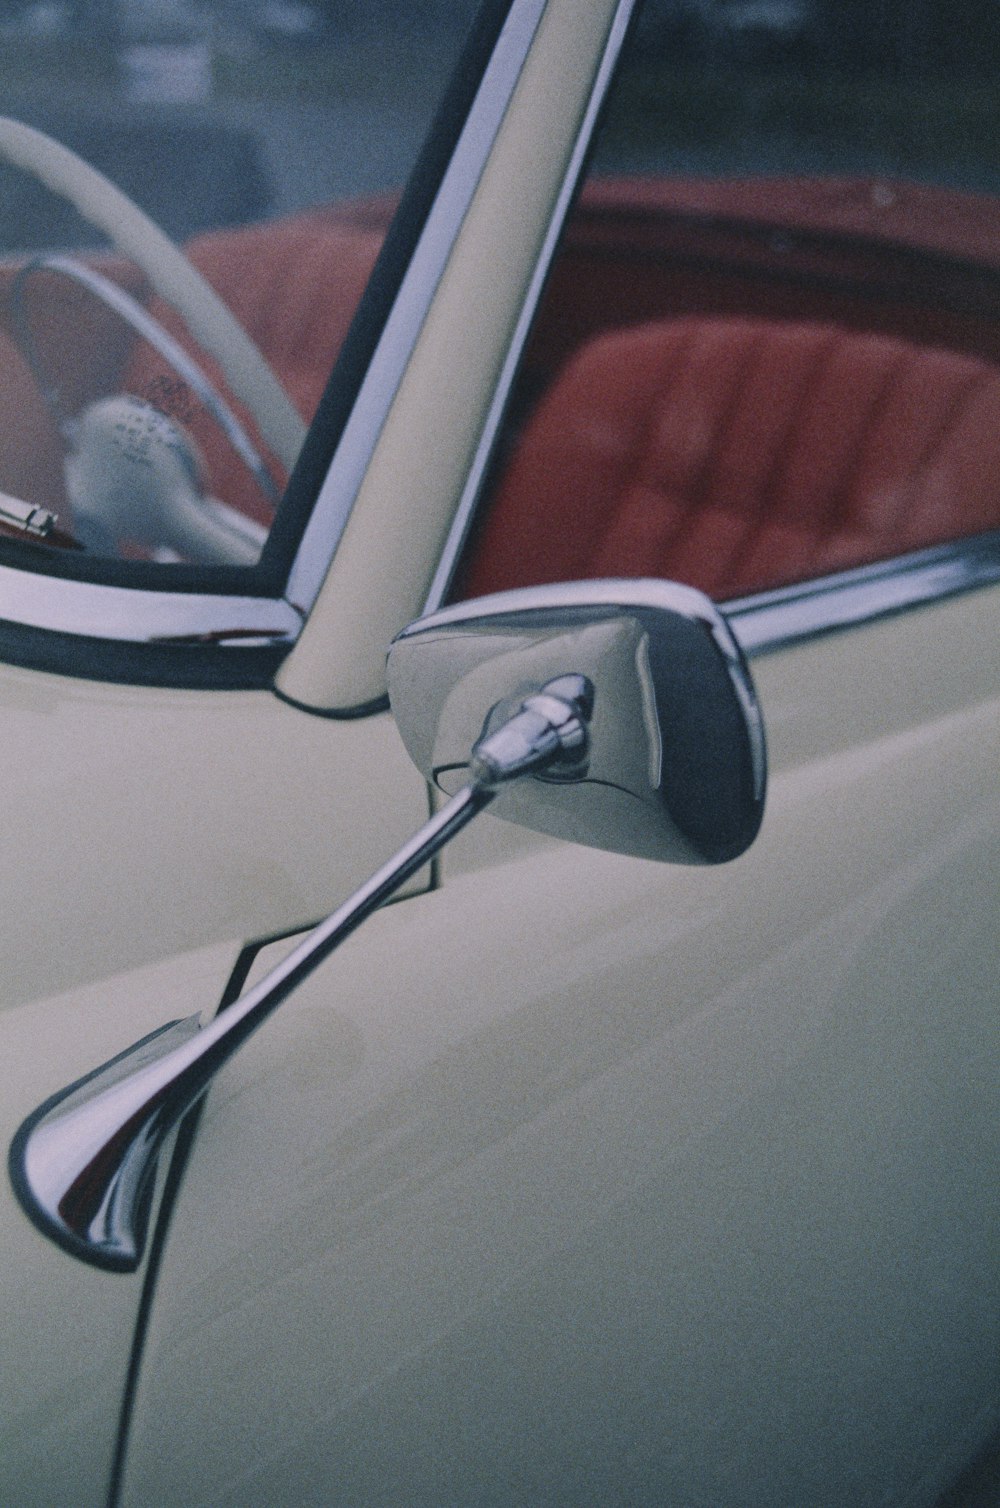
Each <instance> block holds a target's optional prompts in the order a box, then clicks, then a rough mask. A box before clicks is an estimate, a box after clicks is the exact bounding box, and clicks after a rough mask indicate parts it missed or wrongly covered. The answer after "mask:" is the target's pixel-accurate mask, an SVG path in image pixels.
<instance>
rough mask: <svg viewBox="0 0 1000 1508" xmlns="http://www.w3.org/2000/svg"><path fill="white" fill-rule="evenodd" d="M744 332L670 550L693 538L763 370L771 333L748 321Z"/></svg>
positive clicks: (756, 323)
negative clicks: (746, 336)
mask: <svg viewBox="0 0 1000 1508" xmlns="http://www.w3.org/2000/svg"><path fill="white" fill-rule="evenodd" d="M745 328H746V329H747V330H748V331H749V332H750V337H751V338H750V341H749V343H748V347H747V349H746V350H745V351H744V353H743V358H742V360H741V362H740V365H739V367H738V369H737V373H736V377H735V380H734V382H733V386H732V389H731V391H730V393H729V396H728V398H727V399H726V402H725V403H724V404H723V407H722V411H721V413H720V414H719V417H718V419H717V421H716V423H715V425H714V426H713V429H712V441H711V444H710V446H709V449H708V452H707V454H706V457H705V460H704V463H703V465H702V467H701V471H700V473H699V475H698V478H697V480H696V482H695V485H694V486H693V487H692V488H691V490H690V493H689V495H688V502H687V507H686V508H685V510H684V514H683V517H682V518H680V519H679V520H678V522H677V527H676V528H675V530H674V531H673V535H672V538H671V540H670V549H671V550H681V549H682V548H683V547H684V545H685V544H686V543H687V541H688V540H689V539H690V538H691V535H692V533H693V531H694V528H695V525H696V523H697V520H698V519H699V517H701V515H702V514H703V513H704V509H705V501H706V498H708V497H709V496H710V494H711V483H712V481H713V480H714V478H715V475H716V473H717V472H718V467H719V453H720V451H721V449H722V446H723V445H724V443H725V437H726V436H727V435H728V434H729V433H730V431H731V430H732V427H733V420H734V418H735V416H736V414H737V412H738V411H739V409H740V407H741V405H742V402H743V398H744V395H745V393H746V388H747V383H748V381H749V380H750V378H751V377H752V376H753V374H754V372H755V371H758V370H759V368H760V364H761V360H762V358H763V354H764V348H765V345H766V343H767V341H768V339H769V338H770V334H771V332H770V330H769V328H768V327H767V326H766V325H764V324H760V323H758V322H757V321H746V322H745Z"/></svg>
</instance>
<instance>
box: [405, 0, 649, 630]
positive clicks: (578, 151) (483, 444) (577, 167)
mask: <svg viewBox="0 0 1000 1508" xmlns="http://www.w3.org/2000/svg"><path fill="white" fill-rule="evenodd" d="M636 3H637V0H621V4H620V5H619V7H618V10H617V12H616V14H615V19H614V21H613V22H612V25H611V30H610V32H609V34H608V41H607V46H606V48H605V51H604V56H603V58H602V59H601V63H600V66H599V68H598V70H597V73H596V75H595V77H594V87H593V89H592V90H591V93H590V99H589V100H588V102H587V108H586V110H585V112H584V115H583V119H582V121H581V123H580V130H579V132H578V134H577V139H576V143H575V145H574V147H573V151H572V153H571V155H570V158H569V162H568V163H567V166H566V174H565V177H564V178H563V183H562V187H561V189H560V190H559V195H558V198H557V199H556V202H555V206H554V208H553V211H552V219H551V222H550V225H549V229H548V232H547V234H546V236H545V239H544V241H543V242H542V247H541V251H540V253H539V257H538V262H537V265H536V267H535V271H534V273H533V275H532V278H531V282H530V283H529V285H528V292H527V296H526V298H525V301H524V305H523V308H522V310H521V314H520V317H519V318H518V321H517V324H516V326H515V328H514V335H513V339H512V340H511V343H510V348H509V350H508V353H507V358H506V360H505V361H504V364H503V366H502V368H501V370H500V377H499V380H498V382H497V387H496V392H495V393H494V396H493V402H492V403H491V405H490V409H489V413H488V414H487V416H486V423H485V425H484V427H483V433H482V437H481V439H480V441H479V445H478V446H477V448H476V453H475V456H474V457H473V461H472V467H471V469H470V471H469V476H468V479H467V481H466V484H465V487H464V488H463V490H462V496H461V497H460V499H459V503H458V508H457V509H456V511H455V517H454V520H453V521H452V526H451V529H450V530H449V532H448V537H447V539H446V540H445V545H444V550H443V551H442V554H441V559H440V561H439V563H438V568H437V570H436V572H435V573H434V579H433V581H432V582H431V585H430V589H429V591H428V593H427V600H426V603H425V604H424V608H423V611H424V613H432V612H434V611H435V610H436V609H437V608H439V607H440V606H441V604H442V602H444V600H445V598H446V596H447V594H448V589H449V587H450V585H451V580H452V577H453V575H454V572H455V567H456V566H457V564H458V560H459V557H460V555H461V553H462V548H463V546H464V544H465V540H466V536H467V535H468V532H469V527H470V525H471V523H472V518H473V515H474V512H475V508H476V503H477V502H478V499H479V491H480V488H481V487H482V484H483V480H484V477H485V475H486V471H487V468H488V466H489V463H490V457H491V455H492V452H493V446H494V444H495V442H496V438H497V433H498V431H499V429H500V425H501V422H502V420H503V414H504V410H505V408H506V406H507V399H508V398H509V396H510V390H511V388H512V387H513V384H514V379H515V377H516V376H517V370H518V367H519V365H520V362H521V355H522V352H523V350H524V346H525V343H526V341H527V339H528V336H529V334H530V333H531V327H532V324H533V323H534V318H535V313H536V310H537V308H538V303H539V300H540V298H541V296H542V290H543V289H544V287H545V279H546V278H547V276H548V272H549V268H550V266H551V265H552V259H553V257H554V256H555V252H556V248H557V246H558V243H559V237H560V236H561V234H562V229H563V225H564V224H565V221H566V216H567V214H568V213H569V209H570V205H571V204H572V201H573V195H574V193H575V192H576V187H577V182H578V180H579V178H580V174H581V173H582V171H583V167H584V162H585V160H586V156H587V151H588V149H589V147H590V138H591V136H592V134H593V130H594V126H595V124H596V121H597V116H598V114H599V112H600V109H601V106H602V105H603V103H604V97H605V95H606V94H607V92H608V88H609V86H610V83H611V79H612V77H613V75H614V71H615V67H616V65H617V62H618V57H619V55H620V53H621V50H622V46H623V44H624V41H625V36H626V33H627V31H628V26H629V22H630V21H631V19H632V14H633V12H634V10H635V8H636Z"/></svg>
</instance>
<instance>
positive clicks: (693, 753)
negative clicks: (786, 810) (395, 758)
mask: <svg viewBox="0 0 1000 1508" xmlns="http://www.w3.org/2000/svg"><path fill="white" fill-rule="evenodd" d="M569 674H573V675H577V676H582V677H584V678H585V679H586V680H587V681H588V682H589V683H590V686H591V688H592V706H591V708H590V710H589V713H588V718H587V752H586V757H585V759H584V760H582V761H581V762H580V763H578V765H577V766H576V767H575V768H574V767H572V766H571V767H569V768H568V769H564V770H561V771H559V770H557V771H552V770H548V771H545V770H543V771H540V772H538V773H536V774H535V775H533V776H531V777H530V778H528V779H524V780H519V781H517V782H514V783H511V784H510V785H508V786H505V788H504V789H503V790H502V791H501V792H500V793H499V794H498V795H497V796H496V798H495V799H494V801H493V803H492V811H493V814H494V815H495V816H498V817H505V818H506V819H507V820H508V821H511V822H519V823H521V824H523V825H524V826H525V827H530V828H533V829H535V830H537V831H539V832H545V833H552V834H553V835H554V836H556V837H560V838H569V839H571V840H572V841H573V842H576V843H585V844H588V845H590V846H592V847H596V848H605V849H612V850H614V851H616V852H620V853H626V854H631V855H633V856H635V857H637V858H644V859H664V860H672V861H674V862H677V863H688V864H690V863H709V864H714V863H719V862H721V861H723V860H726V859H735V858H737V857H738V856H739V855H740V854H741V853H743V851H744V849H746V848H747V847H749V845H750V844H751V843H752V842H753V840H754V838H755V837H756V835H757V830H758V828H759V827H760V823H761V818H762V816H763V812H764V795H765V789H766V784H767V759H766V753H765V743H764V726H763V721H762V718H761V715H760V710H759V707H758V704H757V698H756V695H755V692H754V688H753V683H752V681H751V679H750V673H749V671H748V669H747V666H746V662H745V660H744V658H743V655H742V652H741V650H740V648H739V645H738V644H737V643H736V640H735V639H734V637H733V634H732V632H731V630H730V629H729V626H728V624H727V623H726V621H725V619H724V618H723V616H722V614H721V613H720V612H719V610H718V609H717V608H716V607H715V605H714V604H713V603H712V602H711V601H710V600H709V599H708V598H707V597H705V596H703V595H702V593H701V592H696V591H694V590H693V589H692V588H690V587H685V586H678V585H676V584H675V583H673V582H669V581H653V580H646V581H590V582H574V583H572V584H569V585H559V586H546V587H532V588H528V589H527V590H522V591H515V592H504V593H500V594H498V595H496V596H492V597H483V598H480V599H479V600H478V601H474V602H463V603H460V604H458V605H457V606H455V607H450V608H445V609H444V610H443V611H441V612H436V613H433V614H431V615H430V616H429V617H426V618H422V619H420V620H419V621H418V622H417V623H414V624H412V625H411V626H410V627H409V628H407V629H404V631H403V632H402V633H401V634H400V635H399V637H398V638H397V639H396V640H395V642H394V643H393V645H392V647H391V649H390V651H389V666H388V675H389V700H390V703H391V706H392V711H393V716H394V717H395V719H396V723H397V726H398V727H399V731H400V733H401V735H402V738H403V742H404V743H405V745H406V748H407V750H408V752H409V754H410V757H411V758H412V759H413V761H414V763H415V764H416V765H417V767H418V769H420V770H421V771H422V773H423V774H424V775H425V776H426V777H427V779H428V780H431V781H433V782H434V783H435V785H437V786H438V787H439V788H440V789H441V790H442V791H444V792H446V793H447V794H448V795H453V794H454V793H455V791H456V790H458V788H459V787H460V786H461V785H462V784H463V783H464V782H465V781H466V780H468V779H469V776H470V750H471V749H472V748H473V746H474V745H475V744H476V742H477V740H479V739H481V738H482V737H483V736H484V735H487V734H489V733H491V732H492V731H493V730H494V729H496V728H497V727H499V726H500V725H501V724H502V723H503V722H504V721H505V720H506V719H507V718H509V717H510V716H511V714H512V713H513V712H515V711H516V710H517V708H518V706H519V705H520V704H521V703H522V702H523V701H524V699H525V698H526V697H529V696H531V695H532V694H533V693H537V692H538V691H540V690H541V689H542V687H543V686H545V685H546V684H547V683H550V682H552V680H553V679H554V678H557V677H560V676H565V675H569Z"/></svg>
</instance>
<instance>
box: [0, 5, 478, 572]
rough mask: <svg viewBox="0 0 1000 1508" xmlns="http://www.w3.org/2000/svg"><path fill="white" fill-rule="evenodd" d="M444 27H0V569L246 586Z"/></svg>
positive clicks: (11, 16) (296, 21)
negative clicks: (222, 579) (221, 570)
mask: <svg viewBox="0 0 1000 1508" xmlns="http://www.w3.org/2000/svg"><path fill="white" fill-rule="evenodd" d="M456 12H458V14H456ZM469 19H470V18H469V13H468V9H467V8H466V7H455V6H453V5H451V4H450V3H449V0H407V3H406V4H399V3H389V0H204V3H200V4H198V5H194V4H191V3H189V0H25V3H18V0H14V3H10V0H8V3H6V4H5V5H4V6H3V7H2V9H0V26H2V38H0V85H2V95H0V114H2V117H3V119H2V120H0V370H2V372H3V378H2V386H0V408H2V423H0V556H2V558H4V559H6V560H7V561H8V562H9V563H24V561H25V546H26V545H30V546H31V547H32V555H31V558H30V559H29V563H31V564H33V565H34V566H35V567H36V568H37V566H38V565H39V564H43V565H44V564H45V563H48V564H49V565H50V566H51V568H53V569H57V570H60V571H61V572H62V573H65V572H66V571H67V570H68V571H69V572H70V573H78V572H81V571H82V573H83V574H87V567H88V565H93V564H94V563H98V566H99V568H100V567H101V566H107V564H108V563H109V562H118V563H119V565H118V567H117V568H116V569H117V570H118V572H119V574H120V573H121V571H122V569H128V570H131V571H132V573H133V575H135V569H134V568H135V567H139V568H140V571H141V574H142V577H143V579H148V578H149V575H150V568H155V567H160V568H162V567H174V568H176V567H178V566H192V565H193V566H213V567H217V566H220V565H221V566H238V567H246V566H253V565H254V564H255V563H256V562H257V561H258V559H259V557H260V554H261V550H262V547H263V545H264V543H265V541H266V539H267V537H268V532H269V530H270V526H271V522H272V520H273V517H274V514H275V510H276V507H277V504H278V501H279V499H280V498H281V496H282V494H283V492H284V490H285V486H286V483H287V481H288V477H289V474H290V472H291V471H292V469H293V467H294V465H295V462H296V458H297V455H298V452H299V449H300V446H301V444H302V440H303V437H304V434H305V431H306V426H307V424H308V422H309V420H310V419H311V417H312V415H313V412H314V410H315V408H316V405H317V403H318V400H319V398H320V395H321V393H322V391H323V388H324V385H325V382H326V379H327V376H328V374H329V371H330V369H331V367H332V365H333V363H334V361H335V359H336V356H337V353H338V351H339V349H340V346H341V343H342V341H343V339H344V336H345V333H346V331H347V329H348V327H349V325H350V323H351V319H352V316H353V314H354V312H355V309H356V307H357V304H358V301H359V299H360V296H361V293H362V291H363V289H364V287H365V284H366V282H367V280H368V277H369V274H370V272H371V269H372V266H373V264H374V262H375V259H376V256H377V254H378V250H379V247H380V245H381V242H382V239H383V236H384V233H385V229H386V226H387V224H388V221H389V219H390V218H391V213H392V208H393V206H394V204H395V202H396V194H397V191H398V187H399V185H401V184H402V183H403V182H404V181H405V180H406V178H407V176H408V175H409V173H410V171H411V169H412V167H413V164H414V161H415V159H416V156H417V152H418V149H419V147H420V144H421V142H422V140H423V138H424V137H425V135H426V133H427V129H428V126H429V123H430V120H431V118H432V114H433V110H434V106H435V104H436V103H437V101H438V99H439V97H440V96H441V93H442V91H443V88H444V85H445V83H446V81H447V78H448V76H449V73H450V72H451V70H452V68H453V66H454V62H455V59H456V56H457V54H458V52H459V50H460V47H461V43H462V41H463V38H464V34H465V32H466V30H467V28H468V25H469ZM121 563H128V564H127V567H124V566H123V565H122V564H121ZM153 574H154V575H155V574H157V573H156V572H155V571H154V573H153ZM176 575H177V571H176V569H175V570H174V571H173V573H172V575H171V574H170V573H167V572H163V578H164V580H165V581H167V582H169V581H170V580H171V579H173V578H175V577H176Z"/></svg>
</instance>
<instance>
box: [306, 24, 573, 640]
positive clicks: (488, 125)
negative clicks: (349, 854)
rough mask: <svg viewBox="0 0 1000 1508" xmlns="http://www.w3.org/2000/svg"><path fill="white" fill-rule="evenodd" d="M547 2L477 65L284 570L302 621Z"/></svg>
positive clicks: (504, 32) (511, 27) (505, 33)
mask: <svg viewBox="0 0 1000 1508" xmlns="http://www.w3.org/2000/svg"><path fill="white" fill-rule="evenodd" d="M547 3H548V0H514V3H513V5H512V6H511V9H510V12H509V14H508V16H507V19H506V21H505V22H504V24H503V27H502V29H501V32H500V36H499V38H498V40H497V44H496V47H495V48H494V50H493V54H492V56H491V58H490V61H489V63H488V64H487V67H486V71H485V73H484V74H483V77H482V80H481V82H480V85H479V88H478V90H477V92H476V97H475V100H474V101H473V105H472V109H471V110H470V112H469V114H468V116H467V118H466V120H465V124H464V125H463V127H462V130H461V133H460V135H459V138H458V143H457V146H456V148H455V151H454V152H453V154H452V157H451V161H450V162H449V164H448V167H447V169H446V170H445V175H444V178H443V180H442V182H441V186H440V188H439V189H438V192H437V195H436V196H435V199H434V203H433V205H432V207H431V211H430V214H429V215H428V217H427V221H426V223H425V225H424V228H423V230H422V232H421V234H420V238H419V240H418V242H417V246H416V250H415V251H414V254H413V257H412V259H411V261H410V265H409V267H408V268H407V270H406V273H405V275H404V277H403V282H402V285H401V287H400V290H399V293H398V295H397V297H396V300H395V302H394V304H393V306H392V311H391V313H390V315H389V318H388V320H387V321H386V324H385V327H384V329H383V330H382V333H381V335H380V337H379V341H378V344H377V346H376V348H375V354H374V356H373V357H372V360H371V362H370V363H369V366H368V370H367V372H366V373H365V376H364V380H363V382H362V384H361V388H360V391H359V393H358V396H357V398H356V400H355V402H354V406H353V407H352V409H351V413H350V417H349V418H348V421H347V424H346V425H345V427H344V432H343V434H342V435H341V437H340V441H339V443H338V445H337V448H336V450H335V452H334V455H333V459H332V461H331V463H330V466H329V468H328V470H327V473H326V476H325V477H324V479H323V484H322V486H321V487H320V490H319V495H318V497H317V499H316V503H315V505H314V507H313V510H312V512H311V514H310V517H309V522H308V523H307V525H306V528H305V531H304V533H303V535H302V539H301V540H300V542H299V546H298V549H297V551H296V554H295V559H294V560H293V562H292V567H291V570H290V572H289V576H288V584H287V587H286V595H287V597H288V598H289V600H290V601H291V602H292V603H294V605H295V606H296V607H297V608H299V609H300V610H301V611H302V612H303V613H307V612H308V611H309V609H310V608H311V607H312V605H313V603H314V602H315V600H316V598H317V596H318V595H319V590H320V587H321V586H322V585H323V581H324V579H325V577H326V573H327V571H328V570H329V568H330V562H331V561H332V559H333V557H334V554H335V553H336V549H337V546H338V544H339V543H340V539H341V536H342V535H343V532H344V529H345V527H346V525H347V520H348V518H349V517H350V514H351V510H352V508H353V506H354V502H355V499H356V497H357V494H358V491H359V489H360V487H361V483H362V481H363V480H364V476H365V473H366V472H367V470H368V466H369V464H370V462H371V458H372V455H373V453H374V451H375V447H376V445H377V444H378V439H379V436H380V434H381V432H382V427H383V425H384V424H385V421H386V418H387V417H388V414H389V410H390V409H391V407H392V404H393V402H394V400H395V397H396V393H397V392H398V390H399V385H400V383H401V381H402V379H403V375H404V373H405V371H406V368H407V366H408V365H409V361H410V358H411V356H412V354H413V350H414V347H415V346H416V343H417V340H418V339H419V337H420V332H421V330H422V329H423V325H424V321H425V319H426V318H427V314H428V311H429V309H430V306H431V303H432V301H433V299H434V295H435V293H436V292H437V288H438V284H439V283H440V280H441V277H442V274H443V273H444V270H445V267H446V266H447V263H448V259H449V257H450V256H451V253H452V250H453V248H454V246H455V242H456V240H457V239H458V235H459V232H460V231H461V228H462V225H463V223H464V220H465V217H466V214H467V213H468V210H469V207H470V205H471V203H472V200H473V197H474V195H475V192H476V189H477V188H478V186H479V181H480V179H481V177H482V173H483V169H484V168H485V166H486V162H487V159H488V158H489V155H490V153H491V151H492V150H493V145H494V142H495V141H496V138H497V135H498V133H499V130H500V127H501V125H502V124H503V120H504V116H505V115H506V113H507V107H508V105H509V104H510V101H511V98H512V96H513V94H514V90H515V89H516V88H517V84H518V82H519V80H520V78H521V74H522V72H523V71H524V65H525V63H526V62H527V59H528V54H529V53H530V51H531V46H532V43H533V42H534V39H535V33H536V32H537V30H538V26H539V23H540V22H541V19H542V16H543V14H544V12H545V8H546V5H547Z"/></svg>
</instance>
